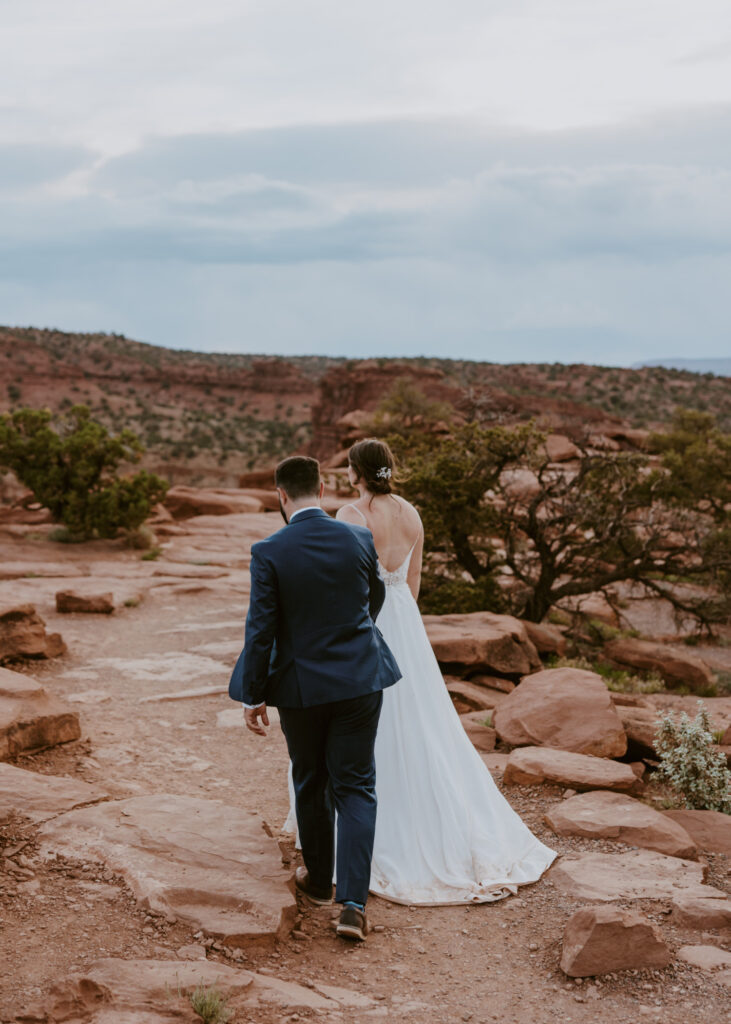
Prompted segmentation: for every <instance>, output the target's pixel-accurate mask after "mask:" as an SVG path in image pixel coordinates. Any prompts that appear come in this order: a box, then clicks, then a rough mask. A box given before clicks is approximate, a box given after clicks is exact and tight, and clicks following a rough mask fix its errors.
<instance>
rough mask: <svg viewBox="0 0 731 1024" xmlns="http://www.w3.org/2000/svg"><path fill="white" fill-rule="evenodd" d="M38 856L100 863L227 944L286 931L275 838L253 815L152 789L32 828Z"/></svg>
mask: <svg viewBox="0 0 731 1024" xmlns="http://www.w3.org/2000/svg"><path fill="white" fill-rule="evenodd" d="M40 834H41V839H42V852H43V853H44V855H49V854H51V853H59V854H62V855H63V856H65V857H68V858H70V859H73V860H83V861H90V860H91V861H97V862H101V863H103V864H105V865H107V867H109V868H110V869H111V870H112V871H115V872H117V873H119V874H122V875H123V876H124V877H125V879H126V881H127V883H128V885H129V886H130V888H131V889H132V891H133V892H134V894H135V897H136V898H137V899H138V900H139V902H140V904H141V905H142V906H143V907H145V908H149V909H151V910H154V911H156V912H158V913H162V914H165V915H166V916H167V917H177V918H179V919H181V920H183V921H185V922H186V923H188V924H189V925H191V926H193V927H194V928H196V929H202V930H203V931H205V932H206V933H207V934H209V935H211V936H214V937H216V938H219V939H220V940H222V941H223V942H225V943H226V944H227V945H229V946H243V945H245V944H247V943H251V942H268V941H272V940H273V939H275V938H278V937H279V938H281V937H284V936H285V935H287V934H288V933H289V930H290V928H291V925H292V921H293V920H294V917H295V915H296V903H295V899H294V896H293V894H292V892H291V890H290V888H289V880H290V872H289V871H287V870H286V869H285V868H284V867H283V866H282V858H281V853H280V850H279V847H278V845H277V843H276V842H275V841H274V840H273V839H271V838H270V837H269V836H268V835H267V834H266V832H265V831H264V827H263V823H262V821H261V819H260V818H259V817H258V816H257V815H256V814H254V813H250V812H246V811H242V810H240V809H239V808H236V807H229V806H226V805H225V804H223V803H221V802H220V801H217V800H203V799H199V798H195V797H187V796H173V795H170V794H156V795H154V796H142V797H133V798H131V799H129V800H118V801H113V802H110V803H105V804H99V805H97V806H95V807H88V808H85V809H82V810H76V811H70V812H69V813H67V814H63V815H61V816H60V817H58V818H55V819H54V820H53V821H49V822H47V823H46V824H45V825H43V826H42V827H41V830H40Z"/></svg>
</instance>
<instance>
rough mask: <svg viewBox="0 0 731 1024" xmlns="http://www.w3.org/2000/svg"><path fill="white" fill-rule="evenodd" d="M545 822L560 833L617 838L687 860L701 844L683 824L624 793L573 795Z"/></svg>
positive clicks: (551, 812) (695, 854) (553, 811)
mask: <svg viewBox="0 0 731 1024" xmlns="http://www.w3.org/2000/svg"><path fill="white" fill-rule="evenodd" d="M545 821H546V823H547V824H548V825H549V826H550V828H552V829H553V831H554V832H555V833H556V834H557V835H560V836H587V837H589V838H591V839H617V840H619V841H620V842H622V843H628V844H629V845H632V846H641V847H643V848H644V849H647V850H657V851H658V852H659V853H666V854H668V855H669V856H670V857H684V858H685V859H686V860H695V859H696V857H697V856H698V847H697V846H696V844H695V843H694V842H693V840H692V839H691V837H690V836H689V835H688V833H687V832H686V831H685V829H684V828H683V827H682V826H681V825H678V823H677V822H674V821H672V820H669V819H668V818H667V817H666V815H664V814H661V813H660V811H656V810H655V809H654V808H652V807H648V805H647V804H643V803H642V801H640V800H633V799H632V797H630V796H625V795H623V794H621V793H609V792H606V791H604V792H590V793H582V794H580V795H579V796H574V797H571V799H569V800H564V801H563V802H562V803H560V804H557V805H556V806H555V807H552V808H551V810H550V811H549V812H548V813H547V814H546V816H545Z"/></svg>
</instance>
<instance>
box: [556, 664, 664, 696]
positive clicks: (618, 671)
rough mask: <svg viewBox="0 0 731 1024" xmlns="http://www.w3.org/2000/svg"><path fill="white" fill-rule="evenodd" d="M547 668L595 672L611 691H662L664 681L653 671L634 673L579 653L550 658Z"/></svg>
mask: <svg viewBox="0 0 731 1024" xmlns="http://www.w3.org/2000/svg"><path fill="white" fill-rule="evenodd" d="M548 667H549V668H581V669H584V670H585V671H586V672H596V674H597V675H600V676H601V677H602V679H603V680H604V682H605V683H606V686H607V689H608V690H611V691H612V692H613V693H664V692H665V683H664V681H663V680H662V679H661V678H660V676H659V675H657V674H656V673H654V672H647V673H645V674H643V675H635V674H634V673H632V672H628V671H627V670H626V669H623V668H615V667H614V665H609V664H607V662H605V661H589V659H588V658H584V657H582V656H581V655H579V656H577V657H573V658H555V657H554V658H550V659H549V661H548Z"/></svg>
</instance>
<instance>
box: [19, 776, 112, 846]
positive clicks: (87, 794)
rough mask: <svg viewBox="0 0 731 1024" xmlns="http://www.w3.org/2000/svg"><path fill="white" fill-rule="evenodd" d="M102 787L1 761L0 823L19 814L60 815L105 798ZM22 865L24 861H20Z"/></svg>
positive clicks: (34, 817) (33, 818)
mask: <svg viewBox="0 0 731 1024" xmlns="http://www.w3.org/2000/svg"><path fill="white" fill-rule="evenodd" d="M107 796H108V794H107V793H105V792H104V790H102V789H100V788H99V787H98V786H92V785H89V783H87V782H80V781H78V780H77V779H69V778H63V777H59V776H56V775H39V774H38V772H29V771H26V770H25V769H23V768H16V767H15V766H14V765H11V764H3V763H0V822H2V821H6V820H7V819H8V818H9V817H10V816H11V815H13V814H19V815H22V816H23V817H26V818H29V819H30V820H31V821H35V822H40V821H46V820H47V819H48V818H52V817H53V816H54V815H56V814H61V813H63V812H64V811H70V810H73V809H74V808H75V807H83V806H84V805H86V804H93V803H96V802H98V801H99V800H104V799H106V797H107ZM19 863H21V864H22V861H19Z"/></svg>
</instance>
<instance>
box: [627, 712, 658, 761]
mask: <svg viewBox="0 0 731 1024" xmlns="http://www.w3.org/2000/svg"><path fill="white" fill-rule="evenodd" d="M617 714H618V715H619V718H620V720H621V722H622V725H623V726H624V731H625V733H626V734H627V748H628V750H629V751H630V752H631V753H632V754H634V755H635V756H636V757H651V758H656V757H657V753H656V751H655V733H656V732H657V723H658V718H659V715H658V712H657V711H656V710H655V708H653V707H649V708H647V707H632V706H629V705H621V704H620V705H617Z"/></svg>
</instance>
